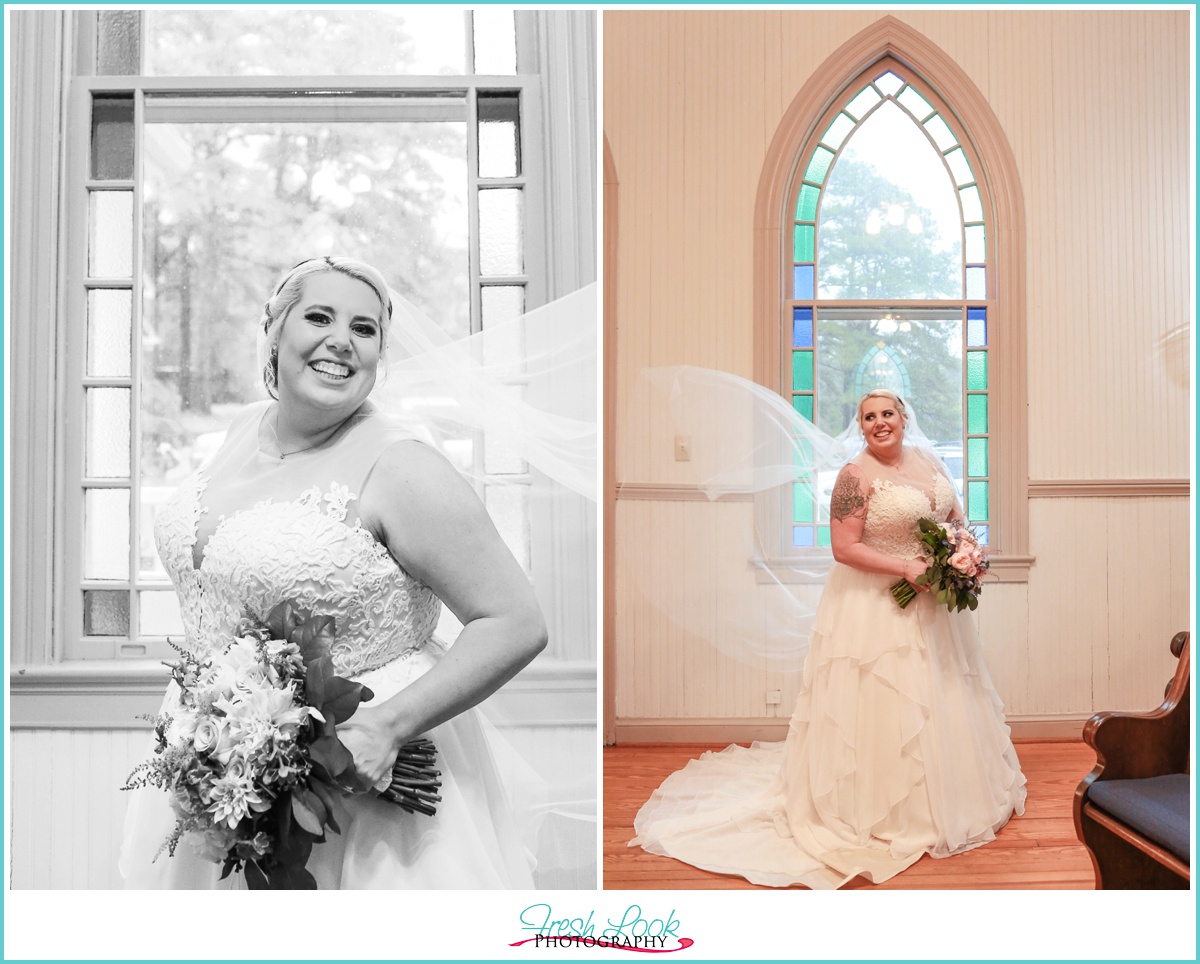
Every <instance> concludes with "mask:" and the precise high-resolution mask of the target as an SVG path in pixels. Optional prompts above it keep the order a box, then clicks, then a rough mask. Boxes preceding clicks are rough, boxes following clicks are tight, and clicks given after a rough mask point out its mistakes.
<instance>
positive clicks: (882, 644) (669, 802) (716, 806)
mask: <svg viewBox="0 0 1200 964" xmlns="http://www.w3.org/2000/svg"><path fill="white" fill-rule="evenodd" d="M854 461H855V462H856V463H857V464H858V465H859V466H860V468H862V469H863V472H864V478H865V479H866V481H867V482H868V483H869V485H870V491H869V493H868V500H867V515H866V521H865V526H864V532H863V542H864V543H865V544H866V545H868V546H870V547H872V548H874V549H876V550H878V551H880V552H883V553H886V554H888V555H891V556H895V557H897V558H902V559H912V558H915V557H917V556H920V555H922V552H921V548H920V546H919V544H918V542H917V539H916V531H917V527H916V523H917V520H918V519H920V518H921V517H923V516H924V517H929V516H933V517H935V518H937V519H939V520H944V519H946V518H947V517H948V515H949V513H950V511H951V509H952V508H953V507H954V506H955V498H954V488H953V486H952V485H951V483H950V481H949V480H948V479H947V478H946V477H945V476H944V475H943V474H942V473H941V472H940V471H938V470H937V469H936V467H935V466H934V465H933V464H932V463H930V462H927V461H925V460H924V459H921V460H919V461H918V463H917V464H918V465H921V466H924V467H926V468H928V473H927V474H924V475H923V476H922V477H919V478H906V477H901V476H898V475H893V474H891V473H889V472H888V471H887V469H886V468H885V467H883V466H882V465H881V464H880V463H878V462H876V461H875V460H874V459H872V458H871V457H870V456H869V455H868V454H867V453H863V454H862V455H860V456H859V457H858V458H857V459H855V460H854ZM895 581H896V577H895V576H892V575H883V574H876V573H868V572H862V571H860V570H858V569H853V568H851V567H849V566H845V565H842V564H839V563H836V562H835V563H834V564H833V568H832V572H831V573H830V575H829V579H828V582H827V583H826V585H825V589H824V592H823V594H822V596H821V600H820V603H819V605H818V608H817V612H816V616H815V620H814V623H813V629H812V634H811V647H810V649H809V651H808V656H807V658H806V660H805V663H804V678H803V683H802V688H801V691H800V695H799V697H798V699H797V701H796V707H795V711H794V713H793V715H792V718H791V721H790V723H789V727H788V736H787V740H786V742H784V743H755V744H753V745H752V746H750V747H749V748H746V747H741V746H737V745H733V746H730V747H727V748H726V749H724V750H722V751H720V752H709V753H705V754H704V755H703V756H701V757H700V758H699V759H698V760H692V761H691V762H689V763H688V764H687V766H686V767H685V768H684V769H683V770H680V771H679V772H677V773H674V774H672V775H671V776H669V777H668V778H667V779H666V781H665V782H664V783H663V784H662V786H661V787H659V788H658V789H657V790H655V791H654V794H653V795H652V796H651V798H650V799H649V801H647V803H646V804H645V805H644V806H643V807H642V808H641V811H640V812H639V813H638V815H637V817H636V819H635V822H634V829H635V831H636V836H635V838H634V839H633V840H632V841H631V842H630V846H641V847H643V848H644V849H645V850H648V851H650V852H651V853H656V854H662V855H664V856H668V857H674V858H676V859H678V860H682V861H685V862H686V863H689V864H692V865H694V866H696V867H700V868H701V869H704V870H709V871H713V872H715V873H722V874H737V875H740V876H742V877H745V878H746V879H747V880H750V881H751V882H753V883H756V884H764V885H768V886H773V887H786V886H788V885H793V884H801V885H804V886H808V887H811V888H814V889H818V888H820V889H828V888H836V887H840V886H842V885H843V884H844V883H846V882H847V881H849V880H850V879H852V878H854V877H856V876H858V875H860V874H861V875H863V876H865V877H866V878H868V879H869V880H871V881H873V882H875V883H880V882H882V881H884V880H887V879H888V878H890V877H892V876H894V875H895V874H897V873H900V872H901V871H903V870H905V869H906V868H907V867H909V866H911V865H912V864H913V863H915V862H916V861H917V860H918V859H919V858H920V857H921V855H922V854H925V853H928V854H930V855H931V856H933V857H949V856H951V855H953V854H958V853H962V852H963V851H966V850H970V849H972V848H974V847H978V846H980V845H981V844H984V843H987V842H988V841H990V840H992V839H994V838H995V833H996V831H997V830H998V829H999V828H1000V827H1002V826H1003V825H1004V824H1005V823H1006V822H1007V821H1008V819H1009V818H1010V816H1012V815H1013V814H1021V813H1023V812H1024V801H1025V778H1024V776H1023V775H1022V773H1021V769H1020V764H1019V762H1018V760H1017V756H1016V753H1015V751H1014V749H1013V745H1012V742H1011V740H1010V737H1009V729H1008V726H1007V725H1006V724H1005V722H1004V715H1003V707H1002V704H1001V701H1000V698H999V696H998V695H997V693H996V691H995V689H994V688H993V686H992V682H991V678H990V676H989V674H988V671H987V667H986V666H985V664H984V659H983V652H982V646H981V643H980V639H979V636H978V634H977V632H976V630H975V626H974V622H973V620H972V617H971V615H970V614H969V613H968V612H966V611H964V612H961V613H951V612H949V611H947V609H946V608H945V607H944V606H940V605H939V604H938V603H937V601H936V599H935V598H933V596H932V595H931V594H929V593H920V594H918V596H917V598H916V599H915V600H914V601H913V602H912V603H910V604H909V606H908V607H907V608H905V609H901V608H900V607H899V606H898V605H897V603H896V601H895V600H894V599H893V598H892V596H891V593H890V592H889V591H888V590H889V586H890V585H891V584H893V583H894V582H895ZM984 604H985V605H986V601H985V602H984Z"/></svg>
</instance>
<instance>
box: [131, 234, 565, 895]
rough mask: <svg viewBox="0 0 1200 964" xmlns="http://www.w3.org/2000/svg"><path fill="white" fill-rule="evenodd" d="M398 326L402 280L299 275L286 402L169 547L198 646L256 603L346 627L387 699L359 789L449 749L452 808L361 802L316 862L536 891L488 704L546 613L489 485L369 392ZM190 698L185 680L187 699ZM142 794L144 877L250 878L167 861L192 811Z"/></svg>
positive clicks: (227, 636)
mask: <svg viewBox="0 0 1200 964" xmlns="http://www.w3.org/2000/svg"><path fill="white" fill-rule="evenodd" d="M391 317H392V301H391V297H390V295H389V290H388V287H387V284H386V282H385V281H384V279H383V277H382V276H381V275H380V274H379V272H378V271H376V270H375V269H374V268H372V267H370V266H368V265H366V264H362V263H361V262H357V261H353V260H350V259H348V258H330V257H326V258H319V259H312V260H309V261H305V262H301V263H300V264H299V265H297V266H296V267H294V268H292V269H291V270H290V271H289V272H287V273H286V274H285V275H284V277H283V279H282V280H281V281H280V283H279V285H278V287H277V288H276V290H275V292H274V294H272V295H271V297H270V299H269V300H268V301H267V303H266V307H265V310H264V312H263V316H262V329H263V334H264V335H265V339H263V341H264V342H265V348H266V358H265V365H264V371H263V375H264V381H265V383H266V386H267V390H268V392H269V393H270V395H271V396H272V398H273V400H272V401H266V402H262V403H259V404H256V405H251V406H249V407H248V408H247V409H246V410H244V411H243V412H242V413H241V414H240V415H239V416H238V418H237V419H236V420H235V421H234V423H233V425H232V426H231V427H230V430H229V433H228V436H227V438H226V441H225V443H224V445H223V446H222V448H221V449H220V450H219V452H218V453H217V454H216V456H215V457H214V458H213V460H212V461H211V463H210V464H209V465H207V466H206V467H204V468H203V469H201V470H200V471H199V472H198V473H196V474H195V475H194V476H192V477H191V478H190V479H189V480H188V481H186V482H185V483H184V484H183V486H182V487H181V488H180V489H179V491H178V492H177V493H176V494H175V495H174V497H173V498H172V500H171V502H170V503H169V505H168V507H167V509H166V511H165V512H164V513H163V514H162V515H161V517H160V520H159V524H158V526H157V529H156V532H155V539H156V543H157V545H158V550H159V553H160V555H161V556H162V558H163V562H164V564H165V566H166V569H167V571H168V573H169V574H170V576H171V579H172V582H173V583H174V585H175V589H176V592H177V593H178V596H179V600H180V607H181V610H182V614H183V621H184V626H185V638H186V644H187V647H188V648H189V649H191V650H192V651H193V652H198V653H199V654H203V653H205V652H212V651H219V650H220V649H223V648H224V646H225V645H227V644H228V643H229V642H230V641H231V639H232V636H233V633H234V631H235V629H236V627H237V625H238V622H239V620H240V619H241V618H242V617H243V616H244V615H247V614H249V615H251V616H253V617H255V618H257V619H259V620H263V619H264V618H265V617H266V615H267V613H269V612H270V610H271V609H272V608H273V607H274V606H275V605H276V604H278V603H280V602H283V601H292V602H294V603H296V604H297V605H298V606H300V607H301V608H302V609H306V610H308V611H310V612H313V613H315V614H321V615H329V616H332V617H333V619H334V624H335V629H336V633H337V639H336V641H335V642H334V644H333V645H332V647H331V655H332V658H333V662H334V667H335V670H336V671H337V672H338V674H339V675H341V676H345V677H349V678H353V679H354V680H356V681H358V682H361V683H363V684H365V685H366V686H367V687H369V688H370V690H371V691H372V692H373V693H374V698H373V700H372V701H371V702H369V703H366V704H363V705H362V706H361V707H360V708H359V709H358V711H357V712H356V713H355V714H354V716H353V717H352V718H351V719H350V720H348V721H347V722H346V723H344V724H341V725H339V727H338V736H339V737H340V738H341V740H342V742H343V743H344V744H345V745H346V747H347V748H348V749H349V750H350V752H351V753H352V755H353V757H354V770H355V775H356V777H357V782H358V784H359V787H360V789H361V788H370V787H373V786H375V785H377V784H380V783H381V779H382V781H383V782H386V779H387V775H388V774H389V773H390V770H391V766H392V763H393V761H394V759H395V757H396V753H397V750H398V749H399V748H400V747H401V746H402V745H403V744H405V743H406V742H408V741H409V740H411V739H413V738H415V737H417V736H418V735H422V734H427V735H429V737H430V738H431V739H432V740H433V742H434V743H435V745H436V746H437V750H438V763H437V766H438V768H439V769H440V770H441V779H442V787H441V790H440V793H441V797H442V802H441V803H440V804H439V805H438V809H437V813H436V815H435V816H432V817H426V816H423V815H417V814H411V813H406V812H404V811H402V810H401V809H400V808H398V807H396V806H395V805H393V804H391V803H387V802H384V801H382V800H381V799H379V798H377V797H375V796H374V795H372V794H370V793H366V792H360V793H355V794H353V795H348V796H345V797H343V798H341V800H340V801H339V802H338V807H339V808H340V809H338V810H335V817H336V821H337V824H338V826H339V827H340V828H341V832H340V833H338V834H335V833H330V834H328V835H327V838H326V841H325V842H324V843H321V844H318V845H317V846H315V847H314V848H313V850H312V855H311V857H310V858H309V861H308V864H307V868H308V870H309V871H310V872H311V873H312V874H313V876H314V877H315V879H316V882H317V886H318V887H319V888H320V889H336V888H368V887H379V888H396V889H399V888H460V889H465V888H472V889H473V888H528V887H532V886H533V878H532V871H531V866H530V858H529V854H528V852H527V850H526V849H525V847H524V846H523V845H522V842H521V838H520V835H519V833H518V830H517V827H516V824H515V822H514V818H513V814H512V812H511V808H510V805H509V800H508V798H507V796H506V792H505V787H504V783H503V781H502V779H501V773H500V771H499V768H498V767H497V764H496V762H495V760H494V758H493V753H492V748H491V746H490V744H489V736H488V734H487V731H486V730H485V724H484V723H483V721H482V719H481V717H480V715H479V713H478V712H477V711H475V710H472V707H474V706H475V705H476V704H477V703H479V702H480V701H481V700H483V699H484V698H485V697H487V696H488V695H490V694H491V693H493V692H494V691H495V690H496V689H498V688H499V687H500V686H501V685H502V684H504V683H505V682H506V681H507V680H508V679H509V678H511V677H512V676H513V675H514V674H515V673H516V672H517V671H518V670H520V669H521V668H522V667H523V666H525V664H527V663H528V662H529V661H530V660H531V659H533V657H534V656H536V655H537V654H538V652H539V651H540V650H541V649H542V648H543V647H544V646H545V644H546V625H545V622H544V620H543V617H542V613H541V611H540V609H539V607H538V604H537V601H536V599H535V598H534V594H533V590H532V588H531V586H530V582H529V579H528V578H527V577H526V576H525V574H524V572H523V571H522V569H521V567H520V566H519V565H518V563H517V561H516V560H515V559H514V558H513V556H512V554H511V553H510V552H509V550H508V549H507V547H506V546H505V544H504V543H503V541H502V540H501V538H500V536H499V535H498V534H497V532H496V529H495V527H494V526H493V525H492V522H491V519H490V518H489V516H488V514H487V512H486V511H485V509H484V507H483V505H482V503H481V502H480V501H479V499H478V498H477V496H476V495H475V492H474V490H473V489H472V488H471V486H470V485H469V484H468V483H467V482H466V480H464V479H463V478H462V477H461V476H460V475H459V473H458V472H457V471H456V470H455V469H454V468H453V467H452V466H451V465H450V463H448V462H447V461H446V460H445V459H444V458H443V457H442V456H441V455H440V454H439V453H438V452H437V451H436V450H435V449H433V448H432V447H431V446H428V445H426V444H424V443H423V442H421V441H418V440H417V439H415V438H414V437H413V435H412V434H411V433H409V432H407V431H406V430H405V429H403V428H402V427H400V426H399V425H398V424H395V423H394V422H393V421H391V420H390V419H389V418H387V417H385V416H384V415H383V414H382V413H381V412H380V411H379V410H377V409H376V408H375V407H374V406H373V404H372V403H371V402H369V401H368V400H367V396H368V395H369V394H370V393H371V390H372V388H373V387H374V385H375V380H376V372H377V369H378V367H379V365H380V361H381V358H383V357H384V352H385V350H386V347H387V342H388V336H389V325H390V323H391ZM443 603H444V604H445V605H446V606H447V607H448V608H449V609H450V611H451V612H452V613H453V614H454V615H455V616H456V617H457V618H458V619H459V621H460V622H461V623H462V624H463V630H462V632H461V634H460V635H459V636H458V638H457V640H456V641H455V643H454V645H453V647H452V648H450V649H448V650H446V649H443V648H442V647H441V646H440V645H439V643H438V642H437V641H436V640H435V639H434V636H433V633H434V628H435V626H436V625H437V621H438V616H439V613H440V610H441V605H442V604H443ZM176 694H177V689H176V688H175V687H174V684H171V691H169V692H168V696H167V705H168V706H169V705H170V704H171V701H172V699H173V698H175V696H176ZM133 796H134V799H133V800H132V801H131V804H130V808H129V811H128V815H127V818H126V830H125V840H124V845H123V848H122V856H121V869H122V873H123V874H124V876H125V883H126V886H127V887H137V888H210V887H218V886H230V885H233V886H241V885H242V883H243V882H241V881H239V880H238V879H237V878H238V877H239V875H237V874H235V875H231V877H230V878H228V879H227V880H225V881H218V877H219V873H220V870H221V867H220V864H218V863H213V862H210V861H209V860H206V859H204V858H203V857H202V856H200V855H199V854H197V853H195V852H193V851H192V849H191V848H190V847H189V846H188V844H187V838H186V837H185V838H184V840H183V842H181V844H180V845H179V848H178V850H177V851H176V853H175V854H174V856H168V855H167V854H166V853H162V854H161V855H158V852H159V851H160V849H161V847H162V843H163V841H164V840H165V839H166V838H167V836H168V835H169V833H170V831H171V829H172V827H173V825H174V819H175V818H174V814H173V813H172V811H171V809H170V807H169V805H168V797H167V794H165V793H163V792H162V791H160V790H157V789H153V788H151V789H143V790H137V791H133ZM156 856H157V859H155V857H156Z"/></svg>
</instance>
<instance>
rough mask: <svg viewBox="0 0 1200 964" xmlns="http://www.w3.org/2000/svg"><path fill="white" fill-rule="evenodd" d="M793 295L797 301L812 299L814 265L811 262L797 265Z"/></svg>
mask: <svg viewBox="0 0 1200 964" xmlns="http://www.w3.org/2000/svg"><path fill="white" fill-rule="evenodd" d="M793 290H794V292H795V294H794V295H793V296H792V297H794V298H795V299H796V300H797V301H811V300H812V296H813V266H812V265H811V264H798V265H796V272H795V278H794V286H793Z"/></svg>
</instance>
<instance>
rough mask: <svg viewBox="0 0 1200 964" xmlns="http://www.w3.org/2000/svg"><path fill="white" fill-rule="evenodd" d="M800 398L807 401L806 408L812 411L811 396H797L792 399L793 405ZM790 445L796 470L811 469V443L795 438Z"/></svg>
mask: <svg viewBox="0 0 1200 964" xmlns="http://www.w3.org/2000/svg"><path fill="white" fill-rule="evenodd" d="M800 398H807V399H808V407H809V409H810V410H811V409H812V396H811V395H797V396H796V398H793V399H792V402H793V404H794V403H795V402H796V400H797V399H800ZM797 411H799V409H797ZM801 414H803V413H801ZM810 421H811V419H810ZM792 445H793V448H792V464H793V465H795V466H797V467H798V468H803V469H809V468H811V467H812V464H813V447H812V442H810V441H809V440H808V439H803V438H796V439H792Z"/></svg>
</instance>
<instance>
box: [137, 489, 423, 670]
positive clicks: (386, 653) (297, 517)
mask: <svg viewBox="0 0 1200 964" xmlns="http://www.w3.org/2000/svg"><path fill="white" fill-rule="evenodd" d="M206 483H207V480H205V479H203V478H202V477H197V480H196V482H195V484H189V485H184V486H183V487H181V488H180V490H179V491H178V492H177V493H176V495H175V496H174V497H173V498H172V500H171V502H170V503H169V505H168V508H167V510H166V511H164V512H163V513H162V515H161V516H160V519H159V523H158V525H157V526H156V542H157V544H158V547H159V553H160V555H161V556H162V558H163V562H164V565H165V566H166V568H167V571H168V573H169V574H170V575H171V579H172V581H173V582H174V583H175V588H176V592H177V593H178V595H179V599H180V608H181V611H182V614H183V620H184V629H185V634H186V638H187V641H188V644H189V645H190V646H192V647H196V648H197V649H200V650H203V651H213V650H216V649H220V648H223V647H224V646H225V645H227V644H228V642H229V641H230V639H232V635H233V633H234V631H235V630H236V628H237V625H238V622H239V621H240V620H241V618H242V617H243V615H246V614H249V615H251V616H253V617H255V618H259V619H262V618H265V617H266V615H267V614H268V613H269V612H270V611H271V609H273V608H274V607H275V605H277V604H278V603H280V602H283V601H285V600H288V601H292V602H294V603H295V604H296V605H298V606H299V607H300V608H302V609H306V610H309V611H310V612H312V613H315V614H321V615H328V616H332V617H333V619H334V624H335V632H336V640H335V642H334V644H333V646H332V647H331V651H330V655H331V656H332V657H333V663H334V666H335V668H336V670H337V672H338V673H340V674H341V675H344V676H356V675H358V674H360V673H364V672H366V671H368V670H371V669H375V668H376V667H378V666H382V665H384V664H386V663H389V662H391V661H392V660H394V659H396V658H398V657H401V656H404V655H406V654H409V653H412V652H415V651H417V650H419V649H420V648H422V647H423V646H424V645H425V644H426V643H427V642H428V641H429V639H430V638H431V637H432V635H433V631H434V628H435V627H436V626H437V621H438V616H439V615H440V612H441V601H440V600H439V599H438V597H437V596H436V595H434V593H433V591H432V590H431V589H429V588H428V587H427V586H425V585H424V584H423V583H421V582H420V581H418V580H416V579H414V578H413V577H412V576H410V575H409V574H408V573H406V572H405V571H404V570H403V569H401V568H400V566H399V565H398V564H397V563H396V561H395V559H393V558H392V556H391V554H390V553H389V552H388V550H387V548H386V547H385V546H383V545H382V544H381V543H380V542H379V541H378V540H376V539H375V537H374V536H373V535H372V534H371V533H370V532H369V531H368V530H367V529H365V528H363V527H362V526H361V525H359V524H357V523H356V524H355V525H354V526H350V525H347V524H346V522H345V519H346V516H347V514H348V506H349V503H350V502H352V501H354V500H355V499H356V498H357V497H356V496H355V495H354V494H353V493H352V492H351V491H350V489H349V487H348V486H346V485H342V484H340V483H338V482H331V483H330V484H329V489H328V491H327V492H322V490H321V487H320V486H313V487H311V488H309V489H307V490H305V491H304V492H303V493H301V494H300V495H299V496H298V497H296V498H295V499H292V500H284V501H276V500H274V499H270V498H268V499H265V500H262V501H260V502H258V503H256V504H255V505H253V506H251V507H250V508H245V509H239V510H237V511H233V512H230V513H228V514H227V515H226V516H223V517H222V518H221V520H220V521H219V523H218V525H217V527H216V529H215V530H214V531H213V532H212V534H211V535H210V536H209V537H208V541H207V543H206V545H205V548H204V554H203V558H202V560H201V561H202V565H201V566H200V567H199V568H198V569H197V568H195V567H194V566H193V565H192V562H193V558H192V551H193V547H194V545H195V542H196V527H197V525H198V522H199V518H200V515H201V514H202V513H203V512H204V511H206V510H205V509H203V508H202V507H201V506H200V498H201V496H202V494H203V492H204V490H205V486H206Z"/></svg>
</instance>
